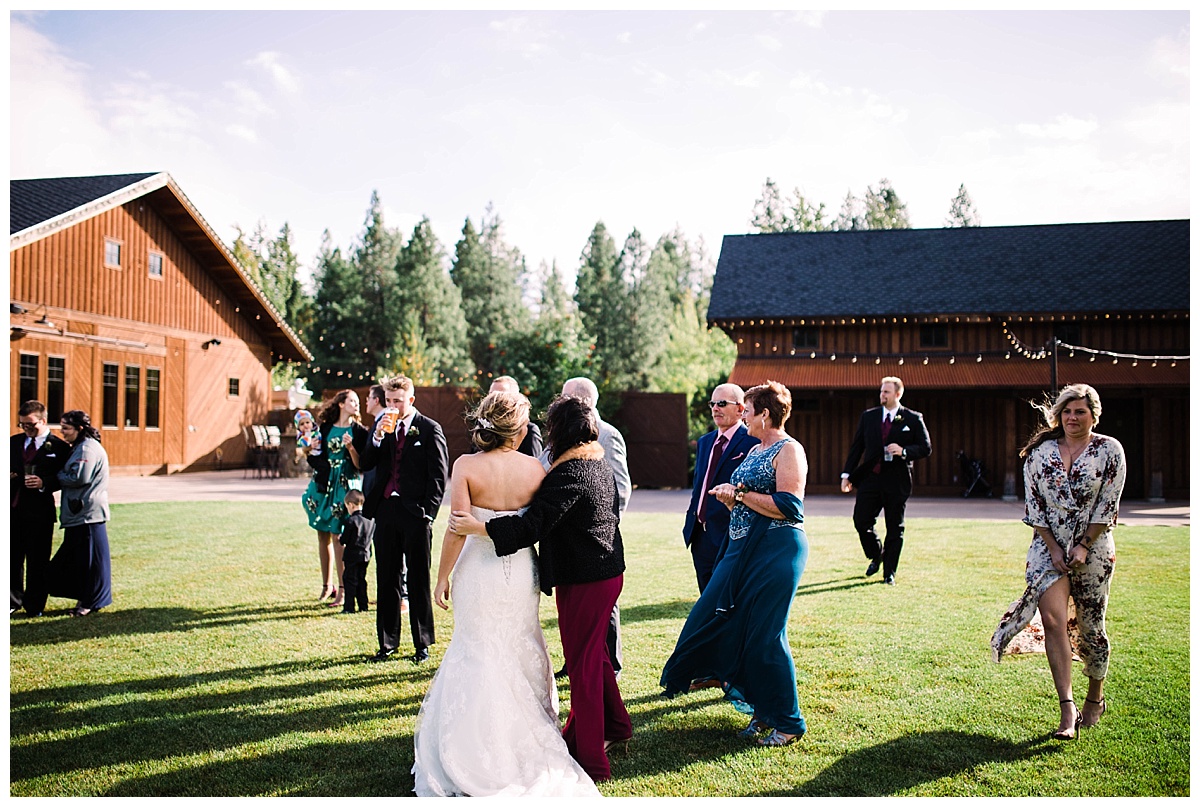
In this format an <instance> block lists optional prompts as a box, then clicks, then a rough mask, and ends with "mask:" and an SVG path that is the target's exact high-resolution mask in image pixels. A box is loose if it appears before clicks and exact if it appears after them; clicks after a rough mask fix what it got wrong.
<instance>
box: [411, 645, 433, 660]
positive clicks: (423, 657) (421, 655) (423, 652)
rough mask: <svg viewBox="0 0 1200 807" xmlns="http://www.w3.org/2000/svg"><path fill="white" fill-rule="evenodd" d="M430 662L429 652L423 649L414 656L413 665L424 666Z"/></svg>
mask: <svg viewBox="0 0 1200 807" xmlns="http://www.w3.org/2000/svg"><path fill="white" fill-rule="evenodd" d="M427 661H429V650H428V649H427V648H424V647H422V648H421V649H420V650H418V651H417V652H415V653H413V654H412V663H413V664H424V663H425V662H427Z"/></svg>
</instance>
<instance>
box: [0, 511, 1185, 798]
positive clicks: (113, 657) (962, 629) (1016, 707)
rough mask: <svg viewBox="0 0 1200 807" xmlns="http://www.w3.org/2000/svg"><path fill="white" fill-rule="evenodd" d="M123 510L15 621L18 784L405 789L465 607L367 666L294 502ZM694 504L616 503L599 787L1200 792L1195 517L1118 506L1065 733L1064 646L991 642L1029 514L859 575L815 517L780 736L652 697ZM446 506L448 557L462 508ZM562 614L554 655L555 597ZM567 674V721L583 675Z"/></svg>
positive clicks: (701, 705)
mask: <svg viewBox="0 0 1200 807" xmlns="http://www.w3.org/2000/svg"><path fill="white" fill-rule="evenodd" d="M112 509H113V518H112V522H111V523H110V525H109V537H110V540H111V543H112V549H113V586H114V599H115V603H114V605H113V606H112V607H110V608H108V609H105V611H103V612H102V613H100V614H99V615H98V616H96V617H94V618H86V619H71V618H68V617H67V616H66V615H65V611H66V609H67V608H68V607H70V606H72V605H74V603H70V602H66V601H64V600H55V599H52V600H51V601H50V604H49V606H48V613H49V615H48V616H47V617H44V618H42V619H28V618H26V617H23V616H14V617H12V618H11V620H10V641H11V657H10V675H11V684H10V707H11V718H10V729H11V747H10V757H9V759H10V773H9V776H10V793H11V795H13V796H84V795H107V796H164V795H170V796H258V795H303V796H396V795H408V794H409V793H410V791H411V788H412V775H411V773H410V769H411V767H412V732H413V726H414V722H415V719H416V715H417V710H418V708H419V707H420V703H421V698H422V696H423V695H424V693H425V691H426V689H427V688H428V684H429V680H430V678H431V677H432V675H433V674H434V672H435V670H436V664H437V662H438V661H439V660H440V659H441V656H442V654H443V653H444V651H445V647H446V644H447V643H448V642H449V639H450V634H451V629H452V624H453V616H452V613H444V612H441V611H440V610H439V611H438V620H439V621H438V636H439V639H440V643H439V644H437V645H435V646H434V647H433V648H432V654H433V663H432V664H427V665H424V666H422V667H415V666H413V665H412V664H410V663H409V662H407V661H402V660H397V661H390V662H387V663H383V664H367V663H364V661H365V660H366V658H367V657H368V656H369V655H370V654H371V653H373V652H374V650H375V648H376V644H375V621H374V613H369V614H353V615H343V614H341V613H340V610H339V612H337V613H334V612H333V609H328V608H325V607H323V606H320V605H317V604H316V603H315V601H314V600H315V597H316V595H317V594H318V592H319V590H320V580H319V574H318V566H317V558H316V552H315V545H316V538H315V534H314V533H313V532H312V531H311V530H309V529H308V527H307V523H306V522H305V520H304V516H303V513H302V512H301V508H300V505H299V503H298V502H297V503H296V504H294V505H292V504H265V503H252V504H244V503H239V504H224V503H221V504H214V503H203V502H197V503H186V504H137V505H117V506H114V507H113V508H112ZM681 521H682V517H681V516H679V515H657V514H637V513H635V514H630V515H629V516H628V517H627V518H626V519H625V523H624V525H623V531H624V534H625V547H626V560H627V563H628V567H629V568H628V570H627V572H626V577H625V591H624V594H623V595H622V597H621V607H622V625H623V639H624V645H625V659H626V669H625V672H624V673H623V675H622V678H621V690H622V692H623V694H624V696H625V700H626V703H627V705H628V706H629V710H630V712H631V714H632V716H633V723H634V732H635V734H634V740H633V743H632V745H631V748H630V755H629V756H628V757H621V756H618V757H616V758H615V760H614V763H613V774H614V779H613V780H612V781H611V782H608V783H604V784H602V785H601V786H600V789H601V791H602V792H603V793H604V794H605V795H608V796H717V795H720V796H752V795H813V796H851V795H868V796H884V795H904V796H979V795H989V796H996V795H1020V796H1186V795H1188V794H1189V792H1190V774H1189V756H1190V746H1189V742H1190V741H1189V737H1190V726H1189V713H1190V700H1189V689H1190V683H1191V682H1190V674H1189V655H1190V648H1189V634H1190V626H1189V623H1190V614H1189V578H1190V564H1189V557H1190V555H1189V530H1188V529H1187V528H1168V527H1137V528H1135V527H1127V526H1121V527H1119V528H1118V530H1117V535H1116V541H1117V548H1118V555H1117V572H1116V576H1115V579H1114V583H1113V594H1112V600H1111V604H1110V605H1111V607H1110V608H1109V618H1108V626H1109V635H1110V638H1111V640H1112V644H1113V661H1112V666H1111V669H1110V672H1109V678H1108V683H1107V694H1108V699H1109V710H1108V713H1107V714H1106V715H1105V717H1104V720H1103V721H1102V722H1101V724H1100V726H1099V727H1098V728H1096V729H1094V730H1091V731H1087V732H1083V733H1082V736H1081V737H1080V739H1079V740H1078V741H1076V742H1069V743H1061V742H1054V741H1051V740H1049V739H1048V735H1049V733H1050V731H1052V730H1053V729H1054V728H1055V726H1056V724H1057V714H1058V712H1057V703H1056V698H1055V695H1054V689H1053V687H1052V685H1051V681H1050V672H1049V669H1048V668H1047V666H1046V661H1045V658H1044V657H1042V656H1029V657H1021V658H1013V659H1006V660H1005V662H1004V663H1003V664H1000V665H996V664H994V663H992V662H991V660H990V657H989V653H990V649H989V646H988V640H989V638H990V637H991V634H992V631H993V629H994V628H995V624H996V621H997V620H998V619H999V617H1000V615H1001V614H1002V613H1003V612H1004V610H1005V607H1006V606H1007V605H1008V603H1010V602H1011V601H1012V600H1014V599H1016V597H1017V595H1018V594H1019V593H1020V591H1021V588H1022V587H1023V569H1024V558H1025V550H1026V548H1027V546H1028V543H1029V537H1028V530H1027V529H1026V528H1024V527H1023V526H1021V525H1019V524H994V523H984V522H971V521H950V520H934V519H924V520H922V519H912V520H910V522H909V525H908V541H907V546H906V547H905V551H904V559H903V562H902V565H901V567H900V573H899V575H898V577H897V579H898V585H897V586H896V587H894V588H892V587H888V586H884V585H882V584H880V583H879V582H878V581H879V579H880V578H879V577H874V578H872V579H871V580H870V581H868V580H867V579H865V578H864V577H862V572H863V569H864V568H865V566H866V563H865V561H864V560H863V558H862V556H861V550H860V549H859V547H858V540H857V539H856V538H855V536H854V534H853V530H852V528H851V525H850V520H849V519H848V518H847V519H832V518H813V519H810V521H809V523H808V524H807V531H808V536H809V541H810V547H811V549H810V557H809V562H808V568H807V569H806V571H805V573H804V578H803V580H802V581H801V587H800V591H799V593H798V595H797V597H796V601H795V605H794V607H793V609H792V616H791V626H790V640H791V644H792V651H793V654H794V655H795V658H796V666H797V675H798V680H799V692H800V705H801V709H802V710H803V712H804V715H805V718H806V720H807V722H808V728H809V733H808V735H807V736H805V738H804V739H803V740H801V741H800V742H798V743H796V744H794V745H792V746H789V747H787V748H782V749H761V748H756V747H751V746H749V745H748V744H747V743H746V742H744V741H741V740H739V739H738V738H737V737H736V736H734V735H735V732H736V731H737V730H738V729H741V728H742V727H743V726H744V724H745V722H746V718H744V717H743V716H742V715H740V714H738V713H737V712H735V711H734V710H733V709H732V707H730V706H729V705H728V704H726V703H723V702H722V701H720V700H719V697H718V694H716V693H718V692H719V690H711V689H710V690H704V691H702V692H699V693H694V694H690V695H685V696H681V697H679V698H676V699H674V700H671V701H667V700H663V699H662V698H661V697H660V696H659V687H658V676H659V673H660V672H661V670H662V665H663V662H664V661H665V660H666V658H667V656H668V655H669V654H670V652H671V650H672V648H673V647H674V643H675V639H676V638H677V636H678V632H679V629H680V627H681V626H682V624H683V620H684V618H685V617H686V615H687V613H688V610H689V609H690V607H691V605H692V603H693V602H694V600H695V597H696V593H695V577H694V574H693V571H692V567H691V561H690V559H689V557H688V555H687V553H686V551H685V550H684V548H683V544H682V541H681V539H680V535H679V528H680V524H681ZM437 527H438V532H437V535H438V536H439V537H438V539H435V547H434V554H433V557H434V559H435V563H436V559H437V553H438V545H440V532H441V530H442V529H443V528H444V517H443V519H442V520H440V521H439V522H438V525H437ZM60 539H61V533H58V534H57V536H56V543H57V540H60ZM369 580H370V583H369V589H370V592H371V595H372V599H373V597H374V592H375V584H374V571H373V570H372V571H371V572H370V575H369ZM542 618H543V626H544V628H545V630H546V633H547V640H548V642H549V645H550V648H551V653H552V655H553V657H554V658H553V659H552V662H553V663H554V664H555V668H556V669H557V666H558V663H559V662H560V661H561V658H562V654H561V649H560V647H559V643H558V636H557V621H556V619H555V611H554V605H553V600H551V599H549V598H543V599H542ZM404 635H405V637H406V641H407V637H408V630H407V626H406V627H405V630H404ZM405 647H407V644H406V645H405ZM1075 672H1076V686H1075V693H1076V700H1077V701H1078V702H1079V703H1082V702H1083V697H1084V692H1085V690H1086V680H1085V679H1083V678H1082V674H1081V673H1080V672H1079V666H1078V665H1076V666H1075ZM560 696H561V698H562V701H563V709H562V712H563V715H564V716H565V713H566V703H567V699H568V690H567V687H566V682H565V681H564V682H562V684H561V688H560Z"/></svg>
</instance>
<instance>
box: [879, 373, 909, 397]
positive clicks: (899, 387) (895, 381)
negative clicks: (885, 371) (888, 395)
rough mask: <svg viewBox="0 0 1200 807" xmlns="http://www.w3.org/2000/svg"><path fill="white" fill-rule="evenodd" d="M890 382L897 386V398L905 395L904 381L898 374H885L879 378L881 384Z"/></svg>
mask: <svg viewBox="0 0 1200 807" xmlns="http://www.w3.org/2000/svg"><path fill="white" fill-rule="evenodd" d="M889 383H890V384H892V385H894V386H895V387H896V397H897V398H899V397H900V396H902V395H904V382H903V381H901V380H900V379H899V378H897V377H896V376H894V375H885V376H884V377H883V378H881V379H879V385H880V386H883V385H884V384H889Z"/></svg>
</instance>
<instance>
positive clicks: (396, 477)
mask: <svg viewBox="0 0 1200 807" xmlns="http://www.w3.org/2000/svg"><path fill="white" fill-rule="evenodd" d="M393 437H395V438H396V452H395V453H394V454H392V475H391V477H390V478H389V479H388V483H387V487H385V488H384V489H383V496H384V498H387V497H388V496H398V495H399V494H400V455H401V454H402V453H403V452H404V423H403V421H402V422H400V423H397V424H396V433H395V434H394V435H393Z"/></svg>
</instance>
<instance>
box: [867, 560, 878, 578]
mask: <svg viewBox="0 0 1200 807" xmlns="http://www.w3.org/2000/svg"><path fill="white" fill-rule="evenodd" d="M879 566H880V562H879V561H878V560H873V561H871V562H870V563H869V564H867V577H870V576H871V575H873V574H875V572H877V571H879Z"/></svg>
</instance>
